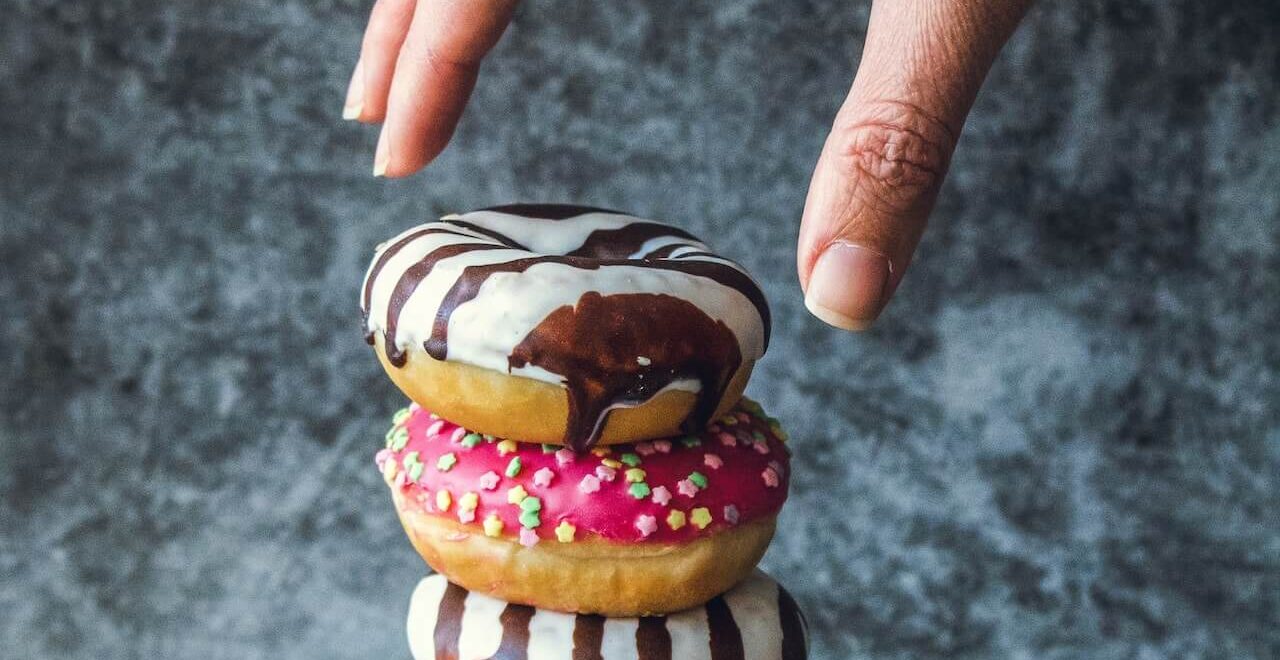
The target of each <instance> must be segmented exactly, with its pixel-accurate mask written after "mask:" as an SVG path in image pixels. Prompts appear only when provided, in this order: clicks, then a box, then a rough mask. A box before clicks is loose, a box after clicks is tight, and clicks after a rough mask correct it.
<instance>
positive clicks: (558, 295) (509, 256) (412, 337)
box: [362, 211, 766, 391]
mask: <svg viewBox="0 0 1280 660" xmlns="http://www.w3.org/2000/svg"><path fill="white" fill-rule="evenodd" d="M446 219H457V220H463V221H466V222H469V223H473V224H475V225H477V226H482V227H485V228H487V229H490V230H492V231H496V232H499V233H502V234H504V235H506V236H508V237H510V238H511V239H512V240H514V241H516V242H518V243H520V244H522V245H525V246H528V247H529V248H530V249H531V250H533V251H534V252H536V253H542V254H565V253H568V252H572V251H573V250H575V249H577V248H578V247H580V246H581V245H582V243H583V242H584V241H585V240H586V239H587V237H588V236H590V234H591V233H592V232H594V231H597V230H602V229H603V230H611V229H619V228H622V227H625V226H627V225H629V224H632V223H635V222H640V221H641V220H640V219H638V218H635V217H632V216H628V215H619V214H610V213H588V214H584V215H582V216H578V217H575V218H572V219H568V220H547V219H538V218H527V217H523V216H516V215H511V214H507V213H501V212H497V211H476V212H472V213H467V214H463V215H453V216H446ZM644 222H648V221H644ZM428 226H441V227H449V228H451V229H453V230H455V231H459V232H461V233H465V234H467V236H466V237H461V236H456V235H452V234H429V235H426V236H420V237H418V238H416V239H414V240H413V241H411V242H409V243H408V244H407V245H405V246H404V247H403V248H402V249H401V250H400V251H399V252H397V253H396V254H395V255H393V256H392V257H391V258H390V259H388V260H387V263H386V264H385V266H384V267H383V268H382V269H381V271H379V272H378V273H377V275H376V277H375V278H374V281H373V286H372V287H371V288H370V296H369V300H368V301H363V302H364V303H365V305H366V308H367V309H368V310H369V320H368V326H367V328H366V329H367V330H368V331H370V332H377V333H381V332H383V331H384V330H385V329H386V326H387V309H388V306H389V305H390V303H391V296H392V293H393V291H394V290H395V288H396V284H397V282H399V281H400V279H401V277H402V276H403V275H404V273H405V271H407V270H408V269H410V268H411V267H413V265H414V264H416V263H418V262H419V261H421V260H422V259H423V257H425V256H426V255H427V254H428V253H430V252H432V251H434V250H436V249H438V248H440V247H443V246H447V245H454V244H459V243H487V244H495V243H496V241H494V240H493V239H492V238H489V237H484V236H482V235H481V234H479V233H476V232H472V231H469V230H465V229H463V228H460V227H457V226H456V225H452V224H449V223H443V222H437V223H428V224H427V225H423V227H428ZM423 227H416V228H414V229H410V230H408V231H406V232H403V233H401V234H400V236H397V237H396V238H395V239H392V240H391V241H388V242H387V243H385V244H384V245H383V246H382V249H384V250H385V249H386V247H387V246H390V245H393V244H394V243H395V242H396V241H398V240H400V239H401V238H403V237H405V236H406V235H408V234H409V233H411V232H413V231H416V230H418V229H421V228H423ZM672 243H677V244H680V245H682V247H681V248H680V249H678V250H677V251H676V252H677V254H678V253H681V252H685V253H687V252H696V251H703V250H705V249H706V246H705V245H702V244H701V243H697V242H696V241H689V240H688V239H684V238H680V237H658V238H654V239H650V240H649V241H647V242H646V243H645V246H646V247H645V248H643V249H642V251H643V250H644V249H648V246H650V245H652V246H654V249H656V247H660V246H661V245H663V244H672ZM380 255H381V251H379V253H378V254H377V255H375V261H376V260H377V258H378V256H380ZM530 256H534V255H533V254H531V253H528V252H524V251H522V250H516V249H507V248H504V249H486V250H477V251H472V252H465V253H463V254H460V255H456V256H453V257H449V258H447V259H442V260H440V261H439V262H438V263H436V265H435V267H434V268H433V269H432V270H431V272H430V273H429V274H428V275H427V277H426V278H424V279H423V280H422V281H421V282H420V283H419V284H418V285H417V287H416V288H415V289H414V290H413V293H412V294H411V295H410V297H409V299H408V301H407V302H406V303H405V304H404V305H403V306H402V308H401V310H400V313H399V316H398V318H397V319H396V348H398V349H399V350H402V351H405V350H420V349H421V347H422V346H423V343H424V342H425V341H426V340H427V339H429V338H430V337H431V334H432V330H433V326H434V324H435V320H436V317H437V313H438V311H439V308H440V305H441V303H442V302H443V300H444V298H445V296H446V295H447V294H448V292H449V290H450V289H451V288H452V287H453V285H454V283H455V282H456V281H457V280H458V277H459V275H460V274H461V272H462V269H463V268H466V267H467V266H473V265H488V264H496V263H503V262H507V261H513V260H516V259H521V258H527V257H530ZM687 260H688V261H693V260H697V261H709V262H714V263H722V264H725V265H728V266H731V267H733V268H735V269H737V270H739V271H742V268H741V267H740V266H738V265H737V264H735V263H733V262H732V261H729V260H728V259H724V258H720V257H705V256H697V257H690V258H688V259H687ZM743 272H745V271H743ZM367 276H368V275H366V277H367ZM362 291H363V289H362ZM592 291H594V292H599V293H601V294H603V295H606V296H607V295H613V294H633V293H655V292H656V293H664V294H667V295H670V296H673V297H676V298H680V299H682V300H685V301H687V302H689V303H691V304H693V305H694V306H696V307H697V308H699V309H700V310H701V311H703V312H704V313H705V314H707V316H709V317H710V318H712V319H715V320H718V321H722V322H724V324H725V325H726V326H727V327H728V328H729V329H730V331H732V332H733V334H734V336H735V337H736V338H737V340H738V345H739V350H740V352H741V354H742V357H743V359H744V361H746V360H757V359H759V358H760V357H761V356H762V355H763V354H764V334H765V330H766V329H765V327H764V322H763V320H762V319H761V317H760V314H759V312H758V311H757V310H756V308H755V306H754V305H753V304H752V303H751V301H750V299H748V298H747V297H746V296H744V295H743V294H742V293H741V292H739V291H738V290H736V289H734V288H732V287H729V286H725V285H723V284H720V283H718V282H716V281H714V280H712V279H709V278H705V277H698V276H694V275H690V274H687V273H682V272H677V271H671V270H661V269H655V268H646V267H644V266H643V265H635V266H632V265H620V266H604V267H601V268H598V269H596V270H584V269H579V268H574V267H572V266H568V265H564V264H556V263H541V264H537V265H534V266H532V267H530V268H528V269H526V270H524V271H523V272H515V273H495V274H493V275H492V276H491V277H489V278H488V279H487V280H486V281H485V282H484V283H483V284H482V285H481V287H480V290H479V292H478V293H477V295H476V296H475V297H474V298H473V299H471V300H469V301H467V302H464V303H462V304H461V305H459V306H458V307H457V308H456V309H455V310H454V311H453V313H452V315H451V316H450V317H449V328H448V357H447V359H448V360H450V361H454V362H461V363H466V364H470V365H473V366H477V367H482V368H486V369H491V370H494V371H500V372H508V371H509V367H508V356H510V355H511V353H512V352H513V351H514V349H515V347H516V346H517V345H519V344H520V342H521V341H523V340H524V339H525V337H527V336H528V335H529V333H530V332H531V331H532V330H533V329H534V328H536V327H537V326H538V325H539V324H540V323H541V322H542V321H543V320H544V319H545V318H546V317H547V316H548V315H549V314H550V313H551V312H553V311H555V310H556V309H558V308H560V307H563V306H565V305H574V304H576V303H577V301H578V300H579V299H580V298H581V297H582V295H583V294H585V293H588V292H592ZM362 295H363V294H362ZM519 375H521V376H525V377H529V378H533V379H535V380H540V381H544V382H549V383H555V384H562V383H563V378H562V376H560V375H557V374H554V373H551V372H549V371H547V370H545V369H524V370H521V371H520V373H519ZM678 389H686V388H685V387H679V388H678ZM687 391H697V389H696V388H695V389H692V390H687Z"/></svg>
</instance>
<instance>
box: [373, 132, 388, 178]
mask: <svg viewBox="0 0 1280 660" xmlns="http://www.w3.org/2000/svg"><path fill="white" fill-rule="evenodd" d="M389 160H391V152H390V147H388V146H387V129H386V127H383V129H382V131H381V132H380V133H378V149H377V151H375V152H374V154H373V175H374V176H385V175H386V173H387V161H389Z"/></svg>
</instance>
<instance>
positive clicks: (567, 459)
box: [556, 449, 575, 467]
mask: <svg viewBox="0 0 1280 660" xmlns="http://www.w3.org/2000/svg"><path fill="white" fill-rule="evenodd" d="M574 458H575V457H574V454H573V450H572V449H559V450H557V451H556V463H557V464H559V465H560V466H561V467H564V466H566V465H568V464H570V463H572V462H573V459H574Z"/></svg>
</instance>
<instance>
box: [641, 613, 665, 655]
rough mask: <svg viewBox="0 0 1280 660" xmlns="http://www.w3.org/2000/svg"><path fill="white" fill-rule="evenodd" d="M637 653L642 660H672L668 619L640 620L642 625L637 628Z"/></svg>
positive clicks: (655, 617)
mask: <svg viewBox="0 0 1280 660" xmlns="http://www.w3.org/2000/svg"><path fill="white" fill-rule="evenodd" d="M636 651H637V655H639V656H640V660H671V633H670V632H669V631H668V630H667V617H665V616H646V617H641V618H640V625H639V627H637V628H636Z"/></svg>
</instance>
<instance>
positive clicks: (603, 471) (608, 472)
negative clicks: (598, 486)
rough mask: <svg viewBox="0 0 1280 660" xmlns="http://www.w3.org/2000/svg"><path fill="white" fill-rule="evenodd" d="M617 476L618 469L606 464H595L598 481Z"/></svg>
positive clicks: (610, 479)
mask: <svg viewBox="0 0 1280 660" xmlns="http://www.w3.org/2000/svg"><path fill="white" fill-rule="evenodd" d="M617 476H618V471H617V470H615V469H613V468H611V467H609V466H607V465H597V466H596V478H598V479H599V480H600V481H613V479H614V477H617Z"/></svg>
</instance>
